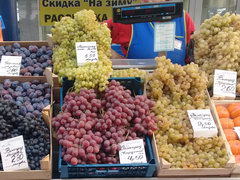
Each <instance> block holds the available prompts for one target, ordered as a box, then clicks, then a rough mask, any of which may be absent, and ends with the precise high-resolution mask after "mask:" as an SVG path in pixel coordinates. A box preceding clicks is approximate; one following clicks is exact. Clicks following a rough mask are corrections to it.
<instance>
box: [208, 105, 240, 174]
mask: <svg viewBox="0 0 240 180" xmlns="http://www.w3.org/2000/svg"><path fill="white" fill-rule="evenodd" d="M212 103H213V106H214V108H213V109H214V113H215V114H216V119H217V121H218V123H219V124H221V123H220V119H219V117H218V115H217V111H216V108H215V105H223V106H227V105H229V104H231V103H240V100H213V101H212ZM219 129H220V131H222V134H223V137H224V139H225V141H226V142H227V139H226V136H225V134H224V133H223V128H222V126H221V125H220V128H219ZM227 144H228V143H227ZM231 174H232V175H239V176H240V164H239V163H238V164H236V165H235V167H234V169H233V171H232V173H231Z"/></svg>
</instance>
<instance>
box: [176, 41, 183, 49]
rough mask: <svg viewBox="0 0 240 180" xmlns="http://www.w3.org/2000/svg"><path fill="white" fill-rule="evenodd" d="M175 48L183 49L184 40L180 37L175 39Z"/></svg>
mask: <svg viewBox="0 0 240 180" xmlns="http://www.w3.org/2000/svg"><path fill="white" fill-rule="evenodd" d="M174 48H175V49H177V50H181V49H182V41H179V40H178V39H175V41H174Z"/></svg>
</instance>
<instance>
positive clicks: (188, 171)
mask: <svg viewBox="0 0 240 180" xmlns="http://www.w3.org/2000/svg"><path fill="white" fill-rule="evenodd" d="M209 105H210V109H211V112H212V115H213V119H214V120H215V122H216V125H217V127H218V130H219V135H220V136H222V137H223V138H224V137H225V136H224V133H223V131H222V130H221V128H220V126H219V123H218V120H217V117H216V114H215V113H214V109H213V106H214V105H213V103H212V101H211V100H210V98H209ZM153 146H154V148H153V149H154V154H155V156H156V159H157V176H158V177H179V176H181V177H200V176H202V177H209V176H212V177H216V176H217V177H220V176H223V177H227V176H230V175H231V172H232V170H233V168H234V166H235V158H234V156H233V155H232V153H231V149H230V147H229V144H228V143H227V142H226V141H225V146H226V149H227V152H228V157H229V161H228V163H227V164H226V167H225V168H170V167H171V164H170V163H169V162H167V161H166V160H165V159H163V158H160V157H159V155H158V151H157V146H156V140H155V137H153Z"/></svg>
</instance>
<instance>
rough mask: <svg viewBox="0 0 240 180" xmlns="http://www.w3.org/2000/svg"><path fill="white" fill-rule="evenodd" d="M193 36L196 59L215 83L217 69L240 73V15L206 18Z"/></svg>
mask: <svg viewBox="0 0 240 180" xmlns="http://www.w3.org/2000/svg"><path fill="white" fill-rule="evenodd" d="M192 38H193V39H194V41H195V45H194V59H195V62H196V63H197V64H198V65H199V66H200V68H201V69H202V70H204V71H205V72H206V73H207V75H208V79H209V84H208V86H209V87H211V86H212V85H213V77H214V70H215V69H223V70H232V71H237V72H238V76H239V75H240V74H239V70H240V68H239V63H240V61H239V59H240V53H239V47H240V45H239V42H240V15H238V14H230V13H226V14H225V15H223V16H221V15H219V14H217V15H215V16H213V17H211V18H210V19H207V20H205V21H204V22H203V23H202V25H201V26H200V30H199V31H196V32H195V33H194V35H193V36H192Z"/></svg>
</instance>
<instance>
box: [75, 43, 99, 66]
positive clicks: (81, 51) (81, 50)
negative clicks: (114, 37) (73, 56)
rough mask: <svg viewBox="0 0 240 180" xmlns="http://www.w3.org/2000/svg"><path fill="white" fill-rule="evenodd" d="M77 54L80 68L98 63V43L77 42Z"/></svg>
mask: <svg viewBox="0 0 240 180" xmlns="http://www.w3.org/2000/svg"><path fill="white" fill-rule="evenodd" d="M76 53H77V64H78V66H82V65H83V64H85V63H87V62H97V61H98V53H97V44H96V42H76Z"/></svg>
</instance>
